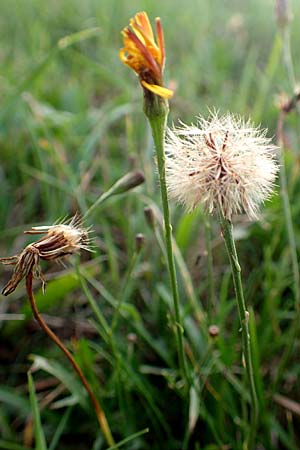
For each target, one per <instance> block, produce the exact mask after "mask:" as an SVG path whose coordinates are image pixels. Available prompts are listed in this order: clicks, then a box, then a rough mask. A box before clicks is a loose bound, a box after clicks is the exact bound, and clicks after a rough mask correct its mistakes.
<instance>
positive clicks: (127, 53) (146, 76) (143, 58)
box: [120, 12, 173, 98]
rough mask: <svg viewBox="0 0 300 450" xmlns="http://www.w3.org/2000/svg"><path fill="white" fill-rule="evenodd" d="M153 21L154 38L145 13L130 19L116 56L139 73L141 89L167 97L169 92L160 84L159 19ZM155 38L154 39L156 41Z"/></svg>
mask: <svg viewBox="0 0 300 450" xmlns="http://www.w3.org/2000/svg"><path fill="white" fill-rule="evenodd" d="M155 22H156V39H155V37H154V35H153V31H152V27H151V24H150V22H149V18H148V16H147V13H145V12H140V13H137V14H136V15H135V17H134V18H133V19H131V20H130V27H131V28H129V27H126V28H124V29H123V31H122V35H123V39H124V47H123V48H122V49H121V50H120V59H121V61H122V62H123V63H124V64H126V65H127V66H129V67H131V69H133V70H134V71H135V73H136V74H137V75H138V76H139V79H140V82H141V85H142V86H143V88H145V89H147V90H149V91H151V92H153V93H154V94H156V95H159V96H160V97H163V98H170V97H172V95H173V91H171V90H170V89H167V88H165V87H163V86H162V84H163V76H162V75H163V69H164V63H165V44H164V35H163V29H162V25H161V21H160V19H159V18H156V19H155ZM156 41H157V42H156Z"/></svg>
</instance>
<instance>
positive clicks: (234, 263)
mask: <svg viewBox="0 0 300 450" xmlns="http://www.w3.org/2000/svg"><path fill="white" fill-rule="evenodd" d="M219 219H220V223H221V227H222V232H223V238H224V241H225V245H226V249H227V253H228V256H229V260H230V265H231V270H232V277H233V283H234V290H235V295H236V300H237V305H238V313H239V318H240V323H241V330H242V344H243V354H244V359H245V365H246V371H247V375H248V381H249V385H250V395H251V423H250V433H249V438H248V448H249V449H252V448H254V443H255V435H256V428H257V421H258V401H257V394H256V387H255V380H254V372H253V362H252V353H251V340H250V339H251V338H250V329H249V313H248V311H247V309H246V303H245V299H244V293H243V286H242V279H241V267H240V265H239V260H238V256H237V252H236V247H235V243H234V239H233V233H232V224H231V222H230V221H229V220H227V219H226V218H225V217H224V215H223V212H222V210H221V207H220V208H219Z"/></svg>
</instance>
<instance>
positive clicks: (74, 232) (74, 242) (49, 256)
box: [0, 216, 90, 295]
mask: <svg viewBox="0 0 300 450" xmlns="http://www.w3.org/2000/svg"><path fill="white" fill-rule="evenodd" d="M25 233H26V234H44V236H43V237H42V238H41V239H39V240H38V241H35V242H33V243H32V244H29V245H27V247H25V248H24V250H22V252H21V253H20V254H18V255H15V256H12V257H9V258H0V261H1V262H2V263H3V264H6V265H10V264H11V265H15V268H14V272H13V275H12V277H11V279H10V280H9V282H8V283H7V285H6V286H5V287H4V288H3V290H2V294H3V295H9V294H11V293H12V292H13V291H14V290H15V289H16V287H17V286H18V284H19V283H20V281H21V280H22V279H23V278H24V277H26V276H27V275H29V274H30V273H32V274H33V276H34V277H36V278H38V279H40V280H41V281H42V287H43V290H44V288H45V281H44V279H43V275H42V272H41V268H40V265H39V261H40V259H44V260H47V261H52V260H55V259H59V258H62V257H63V256H67V255H71V254H74V253H77V252H79V251H80V250H81V249H84V250H88V251H89V250H90V247H89V244H90V239H89V230H87V229H85V228H82V226H81V223H80V220H79V218H78V216H75V217H73V218H72V219H71V220H70V221H69V223H67V224H58V225H49V226H40V227H32V229H31V230H29V231H25Z"/></svg>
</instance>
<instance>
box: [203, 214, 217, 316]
mask: <svg viewBox="0 0 300 450" xmlns="http://www.w3.org/2000/svg"><path fill="white" fill-rule="evenodd" d="M205 245H206V252H207V278H208V292H209V298H208V308H207V310H208V316H209V319H210V320H211V319H212V313H213V311H214V309H215V307H216V300H215V299H216V297H215V282H214V271H213V255H212V246H211V224H210V220H209V217H207V218H205Z"/></svg>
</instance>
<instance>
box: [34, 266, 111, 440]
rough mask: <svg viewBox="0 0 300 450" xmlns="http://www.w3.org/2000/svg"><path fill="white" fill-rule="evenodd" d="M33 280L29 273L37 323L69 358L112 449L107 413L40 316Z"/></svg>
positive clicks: (73, 360) (71, 357) (64, 348)
mask: <svg viewBox="0 0 300 450" xmlns="http://www.w3.org/2000/svg"><path fill="white" fill-rule="evenodd" d="M32 278H33V276H32V273H29V274H28V275H27V277H26V289H27V293H28V298H29V302H30V306H31V309H32V312H33V315H34V317H35V319H36V320H37V322H38V323H39V325H40V327H41V328H42V329H43V330H44V331H45V333H46V334H47V335H48V336H49V337H50V339H52V341H53V342H54V343H55V344H56V345H57V346H58V347H59V348H60V349H61V351H62V352H63V353H64V354H65V356H66V357H67V358H68V360H69V361H70V363H71V364H72V366H73V368H74V370H75V371H76V373H77V375H78V376H79V378H80V381H81V382H82V384H83V386H84V387H85V389H86V391H87V393H88V394H89V396H90V399H91V401H92V403H93V407H94V410H95V412H96V416H97V419H98V422H99V425H100V428H101V430H102V432H103V434H104V436H105V439H106V441H107V443H108V445H109V446H110V447H112V446H113V445H115V442H114V439H113V437H112V434H111V431H110V428H109V425H108V422H107V419H106V416H105V413H104V411H103V409H102V408H101V406H100V404H99V402H98V400H97V399H96V397H95V395H94V393H93V391H92V389H91V387H90V385H89V383H88V381H87V379H86V378H85V376H84V374H83V372H82V370H81V368H80V367H79V365H78V364H77V362H76V361H75V359H74V357H73V355H72V354H71V353H70V352H69V350H68V349H67V348H66V347H65V346H64V344H63V343H62V342H61V340H60V339H59V338H58V337H57V336H56V334H55V333H54V332H53V331H52V330H51V329H50V328H49V327H48V325H47V324H46V322H45V321H44V319H43V318H42V316H41V315H40V313H39V311H38V308H37V305H36V302H35V298H34V295H33V290H32Z"/></svg>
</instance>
